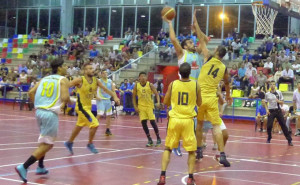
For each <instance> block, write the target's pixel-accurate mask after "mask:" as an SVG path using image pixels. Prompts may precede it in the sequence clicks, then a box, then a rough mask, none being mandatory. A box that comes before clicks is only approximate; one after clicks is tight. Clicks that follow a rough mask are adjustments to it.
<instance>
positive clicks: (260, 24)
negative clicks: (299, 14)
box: [252, 2, 278, 35]
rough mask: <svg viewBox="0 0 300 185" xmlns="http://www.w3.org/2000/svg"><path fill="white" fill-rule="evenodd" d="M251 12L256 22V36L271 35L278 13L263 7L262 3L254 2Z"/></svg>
mask: <svg viewBox="0 0 300 185" xmlns="http://www.w3.org/2000/svg"><path fill="white" fill-rule="evenodd" d="M252 11H253V14H254V17H255V20H256V34H263V35H267V34H269V35H273V26H274V21H275V18H276V16H277V13H278V12H277V11H276V10H274V9H272V8H269V7H267V6H264V5H263V3H262V2H254V3H253V4H252Z"/></svg>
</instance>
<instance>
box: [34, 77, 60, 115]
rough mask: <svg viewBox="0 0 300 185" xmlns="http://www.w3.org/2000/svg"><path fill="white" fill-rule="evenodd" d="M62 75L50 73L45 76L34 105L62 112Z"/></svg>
mask: <svg viewBox="0 0 300 185" xmlns="http://www.w3.org/2000/svg"><path fill="white" fill-rule="evenodd" d="M63 78H64V77H63V76H60V75H50V76H47V77H45V78H43V79H42V80H41V82H40V84H39V87H38V88H37V91H36V93H35V98H34V105H35V108H37V109H46V110H50V111H53V112H56V113H59V112H60V106H61V105H62V102H61V100H60V81H61V79H63Z"/></svg>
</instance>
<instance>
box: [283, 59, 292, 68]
mask: <svg viewBox="0 0 300 185" xmlns="http://www.w3.org/2000/svg"><path fill="white" fill-rule="evenodd" d="M281 66H282V69H285V68H286V67H287V66H288V67H289V69H292V65H291V63H289V59H288V58H286V60H285V61H284V62H283V63H282V65H281Z"/></svg>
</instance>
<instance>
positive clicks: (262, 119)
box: [256, 105, 268, 132]
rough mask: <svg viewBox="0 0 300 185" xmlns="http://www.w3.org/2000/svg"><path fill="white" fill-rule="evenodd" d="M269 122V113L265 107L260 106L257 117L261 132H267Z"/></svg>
mask: <svg viewBox="0 0 300 185" xmlns="http://www.w3.org/2000/svg"><path fill="white" fill-rule="evenodd" d="M267 121H268V115H267V111H266V109H265V107H264V106H263V105H260V106H259V107H258V112H257V116H256V124H257V125H260V129H259V132H266V131H267ZM261 123H263V124H261Z"/></svg>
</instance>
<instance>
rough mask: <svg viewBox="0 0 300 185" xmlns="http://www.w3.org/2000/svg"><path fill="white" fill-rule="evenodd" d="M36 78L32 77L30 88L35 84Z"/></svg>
mask: <svg viewBox="0 0 300 185" xmlns="http://www.w3.org/2000/svg"><path fill="white" fill-rule="evenodd" d="M37 83H38V82H37V80H36V79H35V78H33V79H32V82H31V84H30V89H31V88H33V87H34V86H35V85H36V84H37Z"/></svg>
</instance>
